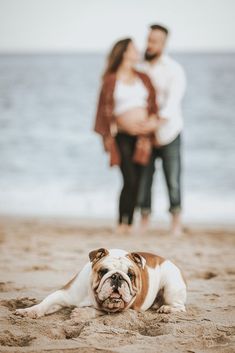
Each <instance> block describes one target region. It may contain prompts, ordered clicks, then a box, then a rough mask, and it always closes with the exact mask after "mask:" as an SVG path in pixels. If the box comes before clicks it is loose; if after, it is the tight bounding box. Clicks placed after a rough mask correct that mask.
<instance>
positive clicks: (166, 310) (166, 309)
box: [157, 305, 186, 314]
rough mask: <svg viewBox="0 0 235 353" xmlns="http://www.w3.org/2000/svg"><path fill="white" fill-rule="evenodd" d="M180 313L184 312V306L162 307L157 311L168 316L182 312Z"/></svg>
mask: <svg viewBox="0 0 235 353" xmlns="http://www.w3.org/2000/svg"><path fill="white" fill-rule="evenodd" d="M182 311H186V309H185V306H184V305H180V306H171V305H162V306H161V307H160V308H159V309H158V310H157V312H158V313H164V314H170V313H176V312H182Z"/></svg>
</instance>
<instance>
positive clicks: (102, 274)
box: [99, 268, 109, 277]
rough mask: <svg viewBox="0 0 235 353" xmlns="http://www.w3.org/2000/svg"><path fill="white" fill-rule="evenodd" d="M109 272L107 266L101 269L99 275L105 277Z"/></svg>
mask: <svg viewBox="0 0 235 353" xmlns="http://www.w3.org/2000/svg"><path fill="white" fill-rule="evenodd" d="M107 272H109V270H108V269H107V268H102V269H101V270H99V275H100V276H101V277H103V276H104V275H105V274H106V273H107Z"/></svg>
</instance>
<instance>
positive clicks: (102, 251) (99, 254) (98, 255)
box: [89, 248, 109, 263]
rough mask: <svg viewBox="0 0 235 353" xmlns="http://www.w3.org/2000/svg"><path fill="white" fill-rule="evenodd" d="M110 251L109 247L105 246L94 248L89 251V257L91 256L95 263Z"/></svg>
mask: <svg viewBox="0 0 235 353" xmlns="http://www.w3.org/2000/svg"><path fill="white" fill-rule="evenodd" d="M108 254H109V252H108V250H107V249H104V248H100V249H97V250H93V251H91V252H90V253H89V258H90V261H91V262H93V263H96V262H97V261H99V260H100V259H101V258H102V257H104V256H106V255H108Z"/></svg>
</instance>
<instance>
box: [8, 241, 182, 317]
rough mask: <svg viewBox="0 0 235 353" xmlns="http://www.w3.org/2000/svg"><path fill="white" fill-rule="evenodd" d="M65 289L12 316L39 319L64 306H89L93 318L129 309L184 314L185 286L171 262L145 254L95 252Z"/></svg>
mask: <svg viewBox="0 0 235 353" xmlns="http://www.w3.org/2000/svg"><path fill="white" fill-rule="evenodd" d="M89 258H90V261H89V262H87V263H86V265H85V266H84V267H83V268H82V270H81V271H80V272H79V273H78V274H77V275H76V276H75V277H74V278H72V279H71V280H70V281H69V282H68V283H67V284H66V285H65V286H63V287H62V288H61V289H59V290H57V291H56V292H54V293H52V294H50V295H48V296H47V297H46V298H45V299H44V300H43V301H42V302H41V303H39V304H36V305H34V306H32V307H30V308H26V309H18V310H16V312H15V314H17V315H20V316H29V317H31V318H38V317H41V316H44V315H47V314H51V313H54V312H56V311H57V310H59V309H60V308H62V307H65V306H76V307H78V308H82V307H92V308H93V312H94V316H96V315H101V313H102V314H104V313H105V312H108V313H114V312H120V311H123V310H127V309H128V308H131V309H134V310H137V311H145V310H147V309H149V308H150V307H152V306H153V307H155V308H157V309H158V312H159V313H171V312H177V311H185V302H186V284H185V281H184V279H183V276H182V274H181V271H180V270H179V268H178V267H177V266H176V265H174V264H173V263H172V262H171V261H169V260H166V259H164V258H163V257H160V256H158V255H155V254H151V253H147V252H127V251H125V250H121V249H109V250H108V249H104V248H101V249H98V250H94V251H91V252H90V253H89Z"/></svg>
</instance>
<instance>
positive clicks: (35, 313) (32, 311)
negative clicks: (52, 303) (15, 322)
mask: <svg viewBox="0 0 235 353" xmlns="http://www.w3.org/2000/svg"><path fill="white" fill-rule="evenodd" d="M14 314H15V315H18V316H21V317H30V318H31V319H37V318H39V317H42V316H43V315H44V314H43V312H42V311H40V310H39V309H38V308H35V307H34V306H32V307H31V308H26V309H17V310H16V311H15V312H14Z"/></svg>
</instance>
